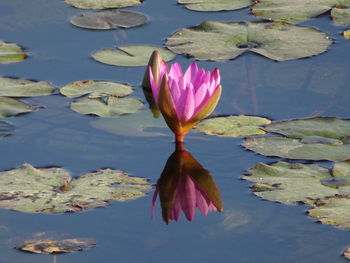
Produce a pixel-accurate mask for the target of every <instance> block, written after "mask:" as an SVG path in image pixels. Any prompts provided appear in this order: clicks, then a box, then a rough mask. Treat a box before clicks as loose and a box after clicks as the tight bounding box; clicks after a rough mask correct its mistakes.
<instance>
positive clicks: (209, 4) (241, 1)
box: [177, 0, 251, 11]
mask: <svg viewBox="0 0 350 263" xmlns="http://www.w3.org/2000/svg"><path fill="white" fill-rule="evenodd" d="M177 2H178V3H179V4H183V5H185V7H186V8H188V9H191V10H195V11H222V10H236V9H240V8H244V7H248V6H249V5H250V4H251V0H200V1H199V0H178V1H177Z"/></svg>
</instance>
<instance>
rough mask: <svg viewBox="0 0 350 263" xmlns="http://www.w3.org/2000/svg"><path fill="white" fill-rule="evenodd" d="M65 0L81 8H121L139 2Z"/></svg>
mask: <svg viewBox="0 0 350 263" xmlns="http://www.w3.org/2000/svg"><path fill="white" fill-rule="evenodd" d="M65 2H66V3H67V4H70V5H72V6H74V7H77V8H83V9H105V8H121V7H128V6H134V5H139V4H141V1H140V0H65Z"/></svg>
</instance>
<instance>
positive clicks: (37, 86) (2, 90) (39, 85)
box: [0, 77, 55, 97]
mask: <svg viewBox="0 0 350 263" xmlns="http://www.w3.org/2000/svg"><path fill="white" fill-rule="evenodd" d="M54 90H55V87H53V86H52V85H50V84H49V83H48V82H46V81H39V82H37V81H31V80H26V79H14V78H5V77H0V96H4V97H34V96H45V95H49V94H51V93H52V92H53V91H54Z"/></svg>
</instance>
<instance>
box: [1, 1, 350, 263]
mask: <svg viewBox="0 0 350 263" xmlns="http://www.w3.org/2000/svg"><path fill="white" fill-rule="evenodd" d="M128 9H130V10H136V11H139V12H142V13H145V14H147V15H148V16H149V22H148V23H147V24H146V25H144V26H142V27H138V28H134V29H128V30H120V29H119V30H112V31H100V32H97V31H90V30H83V29H79V28H76V27H74V26H72V25H70V23H69V19H70V17H71V16H73V15H75V14H79V13H81V12H82V10H79V9H75V8H72V7H69V6H68V5H66V4H65V3H64V2H63V1H62V0H55V1H54V0H31V1H23V0H11V1H8V0H7V1H6V0H0V32H1V39H2V40H5V41H7V42H15V43H17V44H19V45H21V46H22V47H25V48H26V50H27V51H28V53H29V55H30V56H29V58H28V59H27V60H26V61H24V62H20V63H16V64H11V65H1V66H0V69H1V75H3V76H13V77H20V78H28V79H35V80H47V81H50V82H51V83H52V84H54V85H55V86H56V87H61V86H63V85H65V84H68V83H71V82H73V81H77V80H85V79H96V80H97V79H101V80H110V81H119V82H124V83H128V84H130V85H132V86H134V87H135V93H134V96H136V97H138V98H140V99H142V100H144V99H143V93H142V90H141V89H140V87H139V85H140V82H141V79H142V76H143V72H144V70H145V68H144V67H137V68H128V67H113V66H107V65H103V64H100V63H97V62H95V61H94V60H92V59H91V58H90V54H91V53H92V52H94V51H97V50H100V49H102V48H113V47H115V46H116V45H129V44H146V45H149V44H155V45H162V44H163V43H164V40H165V38H166V37H168V36H170V35H171V34H172V33H173V32H175V31H176V30H177V29H180V28H182V27H188V26H193V25H197V24H199V23H201V22H202V21H203V20H207V19H211V20H220V21H234V20H235V21H244V20H246V21H252V20H255V18H254V17H253V16H250V15H249V10H248V9H242V10H239V11H232V12H218V13H200V12H191V11H188V10H185V9H184V8H183V7H181V6H179V5H176V1H175V0H173V1H162V0H147V1H145V2H144V3H143V4H142V5H140V6H137V7H133V8H128ZM303 24H304V25H310V26H314V27H317V28H319V29H320V30H322V31H324V32H327V33H328V34H329V35H330V36H331V37H332V38H333V39H334V42H335V43H334V44H333V45H332V46H331V48H330V49H329V51H328V52H327V53H324V54H322V55H319V56H317V57H313V58H311V59H302V60H296V61H289V62H280V63H276V62H273V61H270V60H268V59H266V58H263V57H260V56H257V55H253V54H245V55H243V56H241V57H239V58H238V59H236V60H234V61H228V62H225V63H215V62H199V64H200V66H203V67H205V68H207V69H213V68H214V67H219V68H220V69H221V73H222V79H223V80H222V86H223V95H222V99H221V101H220V104H219V106H218V107H217V109H216V111H215V114H216V115H221V114H247V115H249V114H250V115H259V116H266V117H268V118H270V119H272V120H284V119H290V118H301V117H310V116H316V115H322V116H337V117H344V118H347V117H349V116H350V108H349V104H348V101H349V97H350V96H349V95H350V94H349V91H348V88H349V83H350V74H349V66H350V62H349V61H350V52H349V45H350V42H349V41H347V40H345V39H343V38H342V36H341V35H340V33H341V31H342V28H341V27H335V26H333V25H332V22H331V20H330V19H329V17H328V16H323V17H320V18H317V19H313V20H311V21H308V22H305V23H303ZM175 60H176V61H178V62H180V63H181V64H182V65H183V66H187V65H189V63H190V62H191V61H192V60H188V59H186V58H185V57H183V56H177V57H176V58H175ZM247 69H248V71H247ZM248 76H250V77H248ZM249 83H253V85H250V84H249ZM254 93H256V96H255V97H254ZM26 101H28V102H31V103H33V104H37V105H43V106H45V107H46V108H45V109H41V110H38V111H36V112H33V113H30V114H27V115H22V116H19V117H15V118H8V119H7V120H8V121H9V122H11V123H12V124H14V126H15V127H16V132H15V134H14V135H13V136H10V137H6V138H3V139H1V140H0V156H1V162H0V170H5V169H11V168H14V167H17V166H19V165H21V164H22V163H25V162H27V163H30V164H32V165H33V166H36V167H45V166H50V165H55V166H62V167H63V168H65V169H67V170H69V171H70V172H71V174H72V176H73V177H77V176H79V175H82V174H84V173H87V172H89V171H93V170H98V169H101V168H104V167H111V168H115V169H121V170H123V171H125V172H127V173H130V174H132V175H135V176H141V177H146V178H149V179H150V181H151V183H153V184H154V183H156V181H157V179H158V177H159V176H160V173H161V172H162V170H163V167H164V165H165V163H166V161H167V159H168V156H170V155H171V154H172V152H173V150H174V144H173V142H172V140H173V138H172V135H171V133H170V132H169V131H167V130H162V133H164V134H165V136H158V137H127V136H120V135H115V134H111V133H108V132H105V131H103V130H98V129H95V128H93V127H92V126H91V125H90V123H91V122H92V121H96V119H97V118H95V117H91V116H84V115H79V114H77V113H74V112H73V111H71V110H70V109H69V108H68V105H69V102H70V100H69V99H67V98H65V97H63V96H60V95H53V96H47V97H37V98H32V99H26ZM241 141H242V140H241V138H238V139H232V138H230V139H225V138H217V137H214V136H206V135H203V134H199V133H196V132H191V133H190V134H189V135H188V136H187V141H186V148H187V150H188V151H189V152H191V153H192V155H193V156H194V157H195V158H196V159H197V160H198V161H199V162H200V163H201V164H202V165H203V166H204V167H205V168H207V169H208V170H210V172H211V174H212V175H213V178H214V180H215V181H216V183H217V185H218V186H219V188H220V190H221V194H222V199H223V202H224V208H225V210H224V212H223V213H215V212H214V213H210V214H209V215H208V216H207V217H204V216H202V215H201V214H200V213H197V214H196V218H195V220H194V221H193V222H188V221H187V220H186V219H185V217H182V219H181V220H180V221H179V222H171V223H170V224H169V225H166V224H165V223H164V222H163V221H162V219H161V214H160V207H159V204H157V207H156V211H155V217H154V218H151V199H152V193H149V194H148V195H147V196H146V197H143V198H140V199H138V200H134V201H128V202H122V203H118V202H113V203H112V205H111V206H109V207H107V208H100V209H95V210H93V211H88V212H81V213H75V214H72V213H71V214H63V215H46V214H40V213H39V214H27V213H20V212H13V211H7V210H0V254H1V257H0V262H1V263H2V262H6V263H7V262H11V263H22V262H23V263H24V262H26V263H30V262H36V263H38V262H50V260H51V258H50V257H49V256H46V255H33V254H27V253H20V252H17V251H15V250H14V249H12V247H11V243H12V242H11V240H12V239H14V238H17V237H19V238H21V237H26V236H29V235H31V234H33V233H36V232H55V233H57V235H63V236H64V235H67V236H73V237H90V238H94V239H96V240H97V247H95V248H93V249H90V250H88V251H85V252H79V253H72V254H67V255H59V256H58V259H57V260H58V262H67V263H69V262H75V263H77V262H84V263H86V262H106V263H107V262H169V263H170V262H178V261H179V260H181V261H182V262H199V261H201V262H250V263H253V262H259V263H262V262H269V263H270V262H281V261H283V262H293V263H294V262H325V263H326V262H327V263H328V262H346V260H345V259H343V258H342V257H341V256H340V255H341V253H342V251H343V250H344V248H345V247H346V245H348V244H349V243H350V234H349V233H348V231H343V230H339V229H336V228H333V227H331V226H325V225H320V224H317V223H315V221H314V220H311V219H309V218H308V217H307V216H306V215H305V211H306V210H307V207H305V206H287V205H281V204H277V203H272V202H267V201H262V200H260V199H258V198H256V197H254V196H253V195H252V194H251V193H250V190H249V183H248V182H245V181H241V180H239V178H240V177H241V176H242V175H243V174H244V171H245V170H246V169H249V168H250V167H252V166H253V165H254V164H255V163H257V162H273V161H276V160H278V159H276V158H275V159H274V158H266V157H263V156H258V155H256V154H254V153H252V152H248V151H245V150H243V149H242V148H240V146H239V144H240V142H241ZM322 164H323V165H325V166H329V165H330V163H327V162H323V163H322ZM9 240H10V241H9Z"/></svg>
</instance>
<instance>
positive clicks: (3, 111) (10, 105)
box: [0, 97, 40, 118]
mask: <svg viewBox="0 0 350 263" xmlns="http://www.w3.org/2000/svg"><path fill="white" fill-rule="evenodd" d="M38 108H40V107H38V106H33V105H30V104H28V103H25V102H23V101H20V100H16V99H12V98H6V97H0V118H6V117H10V116H15V115H18V114H21V113H27V112H31V111H33V110H36V109H38Z"/></svg>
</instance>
